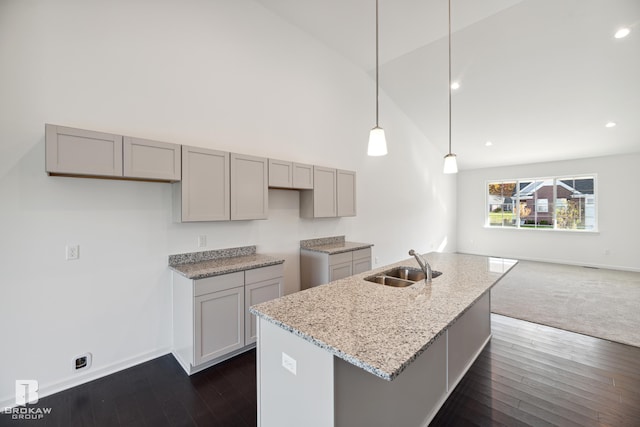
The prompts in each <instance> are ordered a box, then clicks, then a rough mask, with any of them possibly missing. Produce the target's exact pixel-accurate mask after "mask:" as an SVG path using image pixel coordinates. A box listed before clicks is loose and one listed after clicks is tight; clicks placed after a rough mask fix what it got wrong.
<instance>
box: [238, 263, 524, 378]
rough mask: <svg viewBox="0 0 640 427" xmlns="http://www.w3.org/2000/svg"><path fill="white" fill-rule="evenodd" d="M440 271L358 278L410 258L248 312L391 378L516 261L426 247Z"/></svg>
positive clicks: (414, 264) (401, 264) (380, 375)
mask: <svg viewBox="0 0 640 427" xmlns="http://www.w3.org/2000/svg"><path fill="white" fill-rule="evenodd" d="M425 257H426V259H427V260H428V262H429V263H430V264H431V266H432V268H433V269H434V270H437V271H441V272H442V273H443V274H442V275H441V276H439V277H437V278H435V279H433V283H432V284H431V285H427V284H426V283H424V282H417V283H416V284H414V285H412V286H410V287H407V288H394V287H389V286H384V285H379V284H377V283H371V282H368V281H366V280H364V278H365V277H368V276H370V275H373V274H377V273H380V272H382V271H384V270H387V269H389V268H393V267H395V266H412V267H418V263H417V262H416V260H415V258H410V259H406V260H404V261H400V262H397V263H395V264H391V265H387V266H385V267H380V268H376V269H374V270H371V271H368V272H365V273H361V274H357V275H354V276H351V277H348V278H345V279H341V280H337V281H335V282H331V283H329V284H327V285H322V286H317V287H314V288H310V289H307V290H304V291H301V292H297V293H294V294H290V295H287V296H285V297H282V298H278V299H275V300H271V301H268V302H265V303H262V304H258V305H255V306H253V307H251V309H250V311H251V312H252V313H253V314H255V315H257V316H259V317H261V318H262V319H264V320H266V321H269V322H271V323H274V324H276V325H278V326H280V327H281V328H283V329H285V330H288V331H290V332H292V333H294V334H295V335H298V336H300V337H301V338H303V339H305V340H307V341H309V342H311V343H313V344H315V345H317V346H318V347H321V348H323V349H326V350H327V351H329V352H330V353H332V354H334V355H335V356H337V357H340V358H341V359H344V360H346V361H347V362H349V363H352V364H353V365H356V366H358V367H361V368H362V369H364V370H366V371H368V372H370V373H372V374H374V375H376V376H378V377H380V378H383V379H385V380H393V379H394V378H395V377H397V376H398V375H399V374H400V373H401V372H402V371H403V370H404V369H405V368H406V367H407V366H408V365H409V364H411V362H413V360H415V359H416V358H417V357H418V356H419V355H420V354H421V353H422V352H424V351H425V350H426V349H427V347H429V345H430V344H431V343H433V342H434V341H435V339H436V338H438V336H440V335H441V334H442V333H443V332H444V331H445V330H446V329H447V328H448V327H449V326H450V325H451V324H453V323H454V322H455V321H456V320H457V319H458V318H459V317H460V316H461V315H462V314H463V313H464V312H465V311H466V310H467V309H468V308H469V307H470V306H471V305H473V303H474V302H476V301H477V300H478V299H479V298H480V297H481V296H482V295H484V293H485V292H487V291H488V290H489V289H491V287H493V285H495V284H496V283H497V282H498V280H500V278H501V277H502V276H503V275H504V274H505V273H506V272H507V271H508V270H509V269H510V268H511V267H513V265H515V263H516V262H517V261H515V260H504V259H501V258H489V257H484V256H475V255H463V254H444V253H429V254H427V255H426V256H425Z"/></svg>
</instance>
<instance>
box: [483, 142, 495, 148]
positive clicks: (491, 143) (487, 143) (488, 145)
mask: <svg viewBox="0 0 640 427" xmlns="http://www.w3.org/2000/svg"><path fill="white" fill-rule="evenodd" d="M484 145H485V146H486V147H491V146H492V145H493V142H491V141H487V142H485V143H484Z"/></svg>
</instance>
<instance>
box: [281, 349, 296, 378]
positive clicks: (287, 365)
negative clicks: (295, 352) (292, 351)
mask: <svg viewBox="0 0 640 427" xmlns="http://www.w3.org/2000/svg"><path fill="white" fill-rule="evenodd" d="M282 367H283V368H284V369H286V370H287V371H289V372H291V373H292V374H293V375H296V372H297V370H298V369H297V362H296V359H294V358H293V357H291V356H289V355H288V354H287V353H284V352H283V353H282Z"/></svg>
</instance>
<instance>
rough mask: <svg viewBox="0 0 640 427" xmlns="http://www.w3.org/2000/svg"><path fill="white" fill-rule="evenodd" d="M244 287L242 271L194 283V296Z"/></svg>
mask: <svg viewBox="0 0 640 427" xmlns="http://www.w3.org/2000/svg"><path fill="white" fill-rule="evenodd" d="M239 286H244V271H238V272H236V273H230V274H223V275H222V276H213V277H207V278H204V279H198V280H195V281H194V287H195V289H194V293H193V294H194V296H196V297H197V296H199V295H205V294H210V293H211V292H218V291H224V290H226V289H232V288H237V287H239Z"/></svg>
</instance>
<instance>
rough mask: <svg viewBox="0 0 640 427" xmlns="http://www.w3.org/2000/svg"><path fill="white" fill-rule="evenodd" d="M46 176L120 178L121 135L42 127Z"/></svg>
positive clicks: (47, 125) (49, 126)
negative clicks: (67, 175)
mask: <svg viewBox="0 0 640 427" xmlns="http://www.w3.org/2000/svg"><path fill="white" fill-rule="evenodd" d="M45 145H46V149H45V150H46V170H47V172H48V173H50V174H70V175H90V176H122V136H120V135H112V134H110V133H102V132H93V131H89V130H83V129H74V128H68V127H64V126H57V125H51V124H46V125H45Z"/></svg>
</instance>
